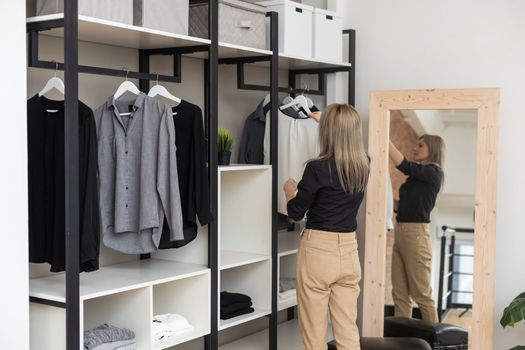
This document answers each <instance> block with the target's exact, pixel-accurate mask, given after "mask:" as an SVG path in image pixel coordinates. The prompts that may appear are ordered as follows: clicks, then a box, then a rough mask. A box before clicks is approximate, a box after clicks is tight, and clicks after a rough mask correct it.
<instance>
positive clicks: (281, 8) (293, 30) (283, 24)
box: [258, 0, 314, 58]
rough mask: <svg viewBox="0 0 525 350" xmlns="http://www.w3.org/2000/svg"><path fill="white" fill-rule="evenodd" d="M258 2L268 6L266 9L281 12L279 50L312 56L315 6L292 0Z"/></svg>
mask: <svg viewBox="0 0 525 350" xmlns="http://www.w3.org/2000/svg"><path fill="white" fill-rule="evenodd" d="M258 4H260V5H263V6H266V11H275V12H278V13H279V52H282V53H284V54H287V55H293V56H299V57H304V58H311V57H312V23H313V20H312V17H313V10H314V8H313V7H312V6H308V5H303V4H300V3H298V2H295V1H290V0H275V1H262V2H258ZM268 37H269V35H268Z"/></svg>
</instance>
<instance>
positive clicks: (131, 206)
mask: <svg viewBox="0 0 525 350" xmlns="http://www.w3.org/2000/svg"><path fill="white" fill-rule="evenodd" d="M122 113H130V115H128V116H123V115H121V114H122ZM94 114H95V122H96V125H97V137H98V164H99V177H100V214H101V225H102V233H103V240H104V244H105V245H106V246H108V247H110V248H112V249H115V250H118V251H120V252H123V253H128V254H145V253H150V252H153V251H155V250H157V247H158V246H159V242H160V237H161V234H162V224H163V221H164V215H166V219H167V221H168V224H169V226H170V229H171V239H172V240H179V239H182V238H183V231H182V211H181V203H180V194H179V182H178V176H177V157H176V146H175V127H174V123H173V117H172V116H171V112H170V109H169V107H168V106H166V105H164V104H162V103H160V102H158V101H156V100H155V99H153V98H151V97H148V96H146V95H145V94H144V93H140V94H139V95H138V96H137V98H136V99H135V101H134V102H133V101H131V102H129V101H120V100H114V98H113V96H112V97H110V98H109V99H108V101H107V102H106V103H104V104H103V105H102V106H100V107H99V108H97V110H96V111H95V113H94Z"/></svg>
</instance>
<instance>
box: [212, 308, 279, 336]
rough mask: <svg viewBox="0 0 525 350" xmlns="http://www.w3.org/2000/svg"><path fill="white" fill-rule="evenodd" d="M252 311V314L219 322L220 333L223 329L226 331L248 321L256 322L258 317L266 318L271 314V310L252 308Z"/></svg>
mask: <svg viewBox="0 0 525 350" xmlns="http://www.w3.org/2000/svg"><path fill="white" fill-rule="evenodd" d="M254 310H255V311H254V312H252V313H249V314H246V315H241V316H237V317H234V318H230V319H229V320H220V324H219V331H222V330H223V329H227V328H230V327H234V326H238V325H240V324H243V323H245V322H248V321H252V320H256V319H258V318H260V317H263V316H266V315H269V314H271V313H272V310H269V309H258V308H254Z"/></svg>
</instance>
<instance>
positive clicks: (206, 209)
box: [159, 100, 213, 249]
mask: <svg viewBox="0 0 525 350" xmlns="http://www.w3.org/2000/svg"><path fill="white" fill-rule="evenodd" d="M173 120H174V121H175V145H176V146H177V172H178V177H179V191H180V199H181V207H182V223H183V232H184V239H182V240H177V241H170V232H169V227H168V225H167V223H166V222H165V223H164V227H163V230H162V236H161V240H160V244H159V248H161V249H169V248H179V247H182V246H185V245H186V244H188V243H190V242H191V241H193V240H194V239H195V237H197V217H198V218H199V222H200V224H201V225H206V224H209V223H210V222H211V221H212V220H213V215H212V214H211V211H210V190H209V185H208V168H207V166H206V142H205V140H204V130H203V125H202V111H201V109H200V108H199V106H197V105H194V104H192V103H189V102H187V101H184V100H183V101H181V102H180V103H179V104H178V105H177V106H175V107H173Z"/></svg>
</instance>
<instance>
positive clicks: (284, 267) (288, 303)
mask: <svg viewBox="0 0 525 350" xmlns="http://www.w3.org/2000/svg"><path fill="white" fill-rule="evenodd" d="M296 266H297V255H296V254H290V255H284V256H280V257H279V267H278V269H279V276H278V278H279V282H280V279H281V277H288V278H295V269H296ZM279 285H280V283H279V284H278V286H277V288H278V290H277V293H278V294H277V295H278V302H277V310H278V311H281V310H284V309H287V308H289V307H293V306H295V305H297V297H296V296H293V297H290V298H287V299H281V298H280V297H279Z"/></svg>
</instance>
